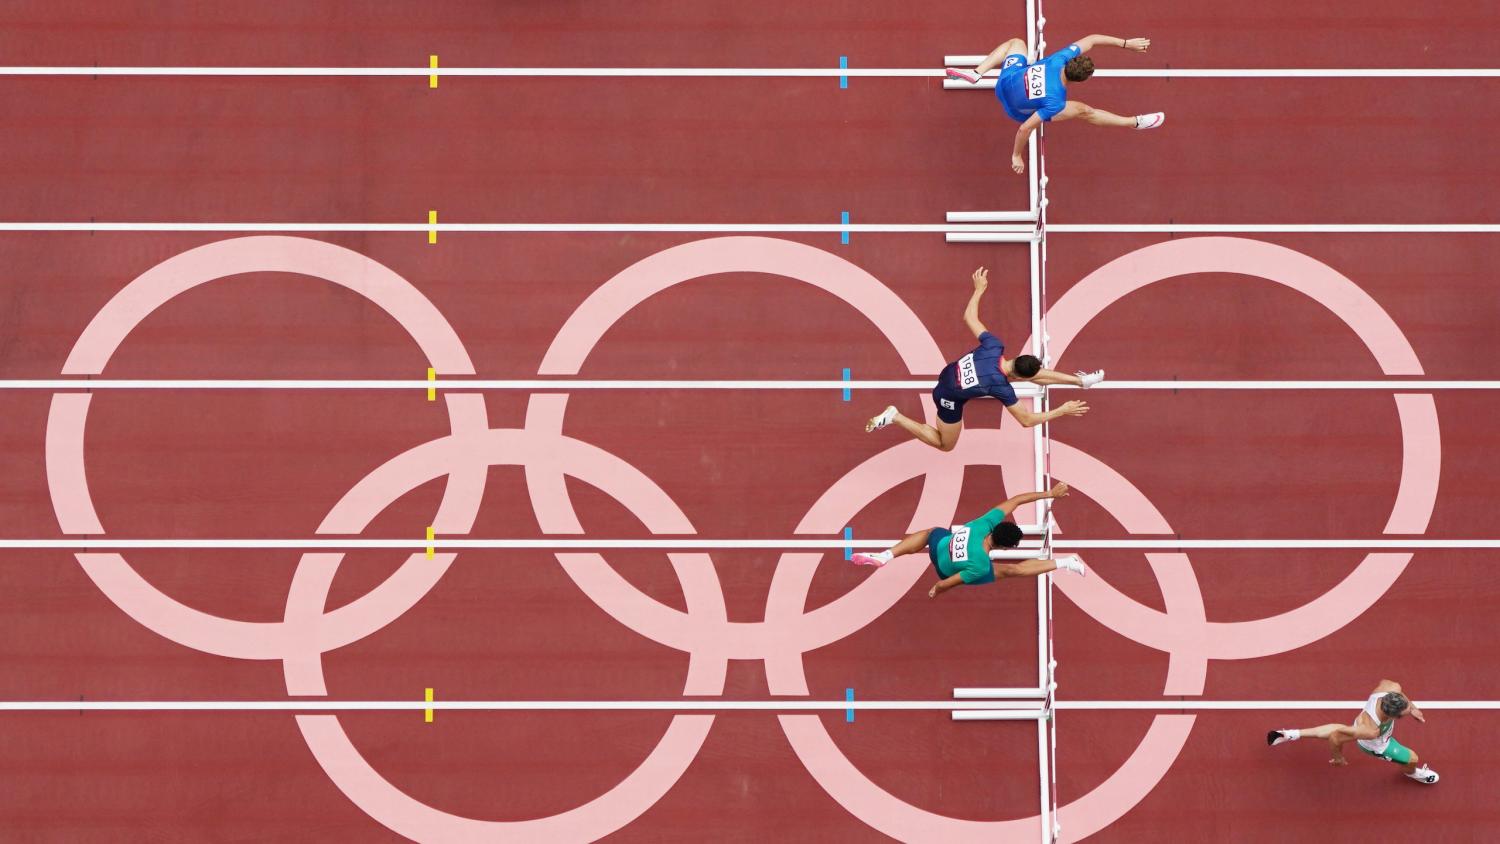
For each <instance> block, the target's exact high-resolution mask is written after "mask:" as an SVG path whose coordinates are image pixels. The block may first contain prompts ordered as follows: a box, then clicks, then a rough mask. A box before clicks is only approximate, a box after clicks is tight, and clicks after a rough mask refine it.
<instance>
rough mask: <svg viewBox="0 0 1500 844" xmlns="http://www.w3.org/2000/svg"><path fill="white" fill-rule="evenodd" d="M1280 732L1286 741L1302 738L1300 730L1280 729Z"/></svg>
mask: <svg viewBox="0 0 1500 844" xmlns="http://www.w3.org/2000/svg"><path fill="white" fill-rule="evenodd" d="M1281 734H1282V735H1284V736H1286V737H1287V740H1288V741H1296V740H1297V739H1299V738H1302V731H1301V730H1282V731H1281Z"/></svg>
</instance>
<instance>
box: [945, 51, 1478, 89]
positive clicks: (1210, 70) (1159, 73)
mask: <svg viewBox="0 0 1500 844" xmlns="http://www.w3.org/2000/svg"><path fill="white" fill-rule="evenodd" d="M984 59H985V57H984V56H944V57H943V64H945V65H948V66H950V67H973V66H976V65H978V64H979V63H980V62H983V61H984ZM944 75H945V76H946V71H945V72H944ZM1094 76H1096V77H1099V78H1101V79H1107V78H1109V77H1111V76H1113V77H1115V78H1118V79H1168V78H1170V79H1454V78H1459V79H1464V78H1494V77H1500V68H1492V67H1477V68H1476V67H1329V68H1320V67H1178V68H1172V67H1146V68H1120V67H1110V68H1099V69H1098V70H1095V71H1094ZM998 78H999V73H998V72H994V71H992V72H991V73H990V74H988V75H986V76H985V77H984V79H983V80H982V81H981V82H980V83H979V84H977V85H971V84H969V83H968V82H963V81H960V80H956V79H945V81H944V85H943V87H944V88H955V89H958V90H965V89H969V90H973V89H981V88H993V87H995V81H996V80H997V79H998Z"/></svg>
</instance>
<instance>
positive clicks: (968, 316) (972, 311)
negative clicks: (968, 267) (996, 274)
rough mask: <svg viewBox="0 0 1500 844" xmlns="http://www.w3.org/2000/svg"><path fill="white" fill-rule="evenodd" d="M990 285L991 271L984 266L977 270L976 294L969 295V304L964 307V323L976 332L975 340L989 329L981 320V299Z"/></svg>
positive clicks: (975, 274)
mask: <svg viewBox="0 0 1500 844" xmlns="http://www.w3.org/2000/svg"><path fill="white" fill-rule="evenodd" d="M989 286H990V271H989V270H987V269H985V268H984V267H980V268H979V269H977V270H975V271H974V295H973V296H970V297H969V304H968V306H967V307H965V308H964V325H967V326H968V327H969V330H970V331H972V332H974V339H975V340H978V339H979V335H981V334H983V333H984V332H985V331H987V330H989V329H987V328H985V327H984V323H982V322H980V321H979V299H980V297H982V296H983V295H984V291H985V290H988V289H989Z"/></svg>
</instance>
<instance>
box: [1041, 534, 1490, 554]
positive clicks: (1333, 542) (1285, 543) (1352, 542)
mask: <svg viewBox="0 0 1500 844" xmlns="http://www.w3.org/2000/svg"><path fill="white" fill-rule="evenodd" d="M1052 547H1053V548H1054V549H1057V550H1066V551H1083V550H1087V549H1090V548H1092V549H1119V550H1149V549H1159V550H1168V551H1192V550H1212V549H1229V550H1248V551H1255V550H1319V549H1334V548H1347V549H1351V550H1360V551H1431V550H1444V549H1481V548H1500V539H1427V538H1415V537H1414V538H1410V539H1066V538H1059V539H1054V540H1053V542H1052Z"/></svg>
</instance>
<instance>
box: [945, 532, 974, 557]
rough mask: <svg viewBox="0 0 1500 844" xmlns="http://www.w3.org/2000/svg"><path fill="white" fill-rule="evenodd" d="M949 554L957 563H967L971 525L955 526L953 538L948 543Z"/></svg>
mask: <svg viewBox="0 0 1500 844" xmlns="http://www.w3.org/2000/svg"><path fill="white" fill-rule="evenodd" d="M948 556H950V557H952V558H953V562H955V563H966V562H968V561H969V526H968V525H957V526H955V527H954V528H953V540H952V541H951V542H949V544H948Z"/></svg>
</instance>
